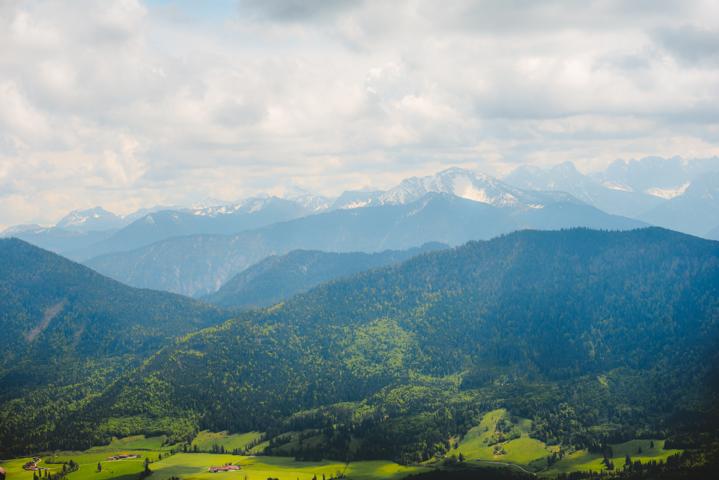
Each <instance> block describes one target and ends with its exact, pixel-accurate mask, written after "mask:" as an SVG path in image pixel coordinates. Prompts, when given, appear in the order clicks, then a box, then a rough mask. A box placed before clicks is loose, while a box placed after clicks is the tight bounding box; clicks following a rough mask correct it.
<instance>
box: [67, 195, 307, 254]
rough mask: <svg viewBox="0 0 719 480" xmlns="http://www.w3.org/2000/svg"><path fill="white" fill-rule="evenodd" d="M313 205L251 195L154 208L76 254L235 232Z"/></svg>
mask: <svg viewBox="0 0 719 480" xmlns="http://www.w3.org/2000/svg"><path fill="white" fill-rule="evenodd" d="M312 208H313V205H311V204H310V205H309V206H306V205H304V204H303V203H300V202H296V201H291V200H284V199H281V198H276V197H268V198H250V199H247V200H245V201H244V202H241V203H239V204H236V205H226V206H222V207H206V208H196V209H188V210H163V211H158V212H152V213H150V214H148V215H146V216H143V217H142V218H139V219H137V220H135V221H134V222H132V223H131V224H129V225H127V226H126V227H124V228H123V229H121V230H119V231H118V232H115V233H113V234H112V235H111V236H110V237H108V238H106V239H103V240H101V241H99V242H97V243H96V244H94V245H92V246H91V247H89V248H85V249H83V250H82V251H76V252H72V256H73V258H80V259H88V258H91V257H93V256H97V255H102V254H105V253H108V252H124V251H128V250H133V249H136V248H139V247H142V246H145V245H150V244H152V243H155V242H158V241H161V240H165V239H167V238H171V237H177V236H183V235H196V234H232V233H237V232H241V231H243V230H250V229H255V228H260V227H263V226H266V225H270V224H272V223H275V222H281V221H285V220H290V219H293V218H298V217H301V216H304V215H307V214H309V213H311V212H312V211H313V210H312Z"/></svg>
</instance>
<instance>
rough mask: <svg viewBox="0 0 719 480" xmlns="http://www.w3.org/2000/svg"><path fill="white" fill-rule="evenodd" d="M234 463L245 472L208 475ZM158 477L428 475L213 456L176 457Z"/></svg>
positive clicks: (368, 465) (396, 468) (377, 465)
mask: <svg viewBox="0 0 719 480" xmlns="http://www.w3.org/2000/svg"><path fill="white" fill-rule="evenodd" d="M226 463H232V464H234V465H240V466H241V467H242V470H240V471H237V472H225V473H209V472H208V471H207V468H208V467H209V466H211V465H224V464H226ZM151 468H152V470H153V471H154V472H156V473H155V474H153V476H155V477H159V478H163V479H164V478H168V477H170V476H177V477H181V478H183V479H210V478H212V479H215V480H222V479H223V478H227V479H231V478H237V479H240V480H245V479H247V480H266V479H267V478H270V477H272V478H279V479H280V480H297V479H299V480H311V479H312V478H313V477H314V476H315V475H316V476H317V477H318V478H322V475H323V474H324V475H325V476H326V477H330V476H336V475H337V474H338V473H340V472H344V473H345V475H346V476H347V477H348V478H352V479H358V480H363V479H370V478H386V479H390V480H392V479H397V478H401V477H403V476H406V475H409V474H411V473H419V472H422V471H425V470H426V469H425V468H421V467H405V466H402V465H398V464H396V463H393V462H388V461H361V462H353V463H350V464H349V465H345V464H344V463H340V462H334V461H323V462H297V461H294V460H293V459H291V458H288V457H264V456H263V457H243V456H235V455H213V454H189V453H188V454H185V453H180V454H177V455H173V456H171V457H168V458H166V459H164V460H161V461H159V462H157V463H154V464H152V466H151Z"/></svg>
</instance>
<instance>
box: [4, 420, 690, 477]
mask: <svg viewBox="0 0 719 480" xmlns="http://www.w3.org/2000/svg"><path fill="white" fill-rule="evenodd" d="M530 429H531V421H529V420H527V419H521V418H519V419H518V418H511V417H510V415H509V414H508V413H507V411H506V410H503V409H498V410H493V411H491V412H488V413H487V414H486V415H484V417H483V418H482V420H481V422H480V424H479V425H477V426H476V427H474V428H472V429H471V430H470V431H469V432H467V434H466V435H464V436H463V437H462V438H461V439H453V441H452V443H456V447H453V448H452V450H451V451H450V452H449V455H455V456H459V454H460V453H461V454H462V456H463V457H464V459H465V462H466V463H467V464H468V465H483V466H488V465H496V466H502V465H509V466H514V468H519V469H522V470H525V471H531V472H536V473H538V474H540V475H541V476H546V477H551V476H556V475H557V474H560V473H569V472H573V471H593V472H602V471H606V466H605V465H604V463H603V461H602V460H603V457H602V455H601V454H596V453H589V452H588V451H586V450H579V451H576V452H573V453H570V454H567V455H565V456H564V457H563V458H562V459H561V460H559V461H558V462H557V463H555V464H554V465H552V467H551V468H549V469H547V457H548V456H550V455H551V454H552V453H553V452H556V451H557V449H558V447H555V446H547V445H545V444H544V443H543V442H541V441H539V440H536V439H533V438H530V437H529V431H530ZM288 433H289V434H291V433H292V432H288ZM294 433H295V434H297V433H299V432H294ZM260 436H261V433H259V432H249V433H243V434H228V433H227V432H209V431H203V432H200V433H199V434H198V435H197V437H196V438H195V439H194V440H193V442H192V444H193V445H197V447H198V449H203V450H204V449H210V448H212V446H213V445H222V446H223V447H224V448H225V449H227V450H232V449H235V448H237V449H243V448H245V446H246V445H248V444H249V443H251V442H253V441H256V440H257V439H258V438H259V437H260ZM295 436H296V435H295ZM308 440H311V438H309V439H307V440H305V441H308ZM292 441H295V440H294V439H293V440H292ZM165 442H166V439H165V438H164V437H149V438H146V437H144V436H133V437H127V438H121V439H113V440H112V442H111V443H110V444H109V445H106V446H100V447H93V448H91V449H89V450H87V451H85V452H58V453H55V454H52V455H47V456H42V461H41V463H40V466H41V467H46V468H49V469H50V472H51V473H56V472H59V471H60V470H61V469H62V463H64V462H69V461H70V460H73V461H75V462H76V463H78V464H79V469H78V470H77V471H75V472H71V473H69V474H68V475H67V477H66V478H67V480H117V479H119V480H136V479H137V478H138V476H139V474H140V473H141V472H142V471H143V470H144V463H145V458H147V459H148V460H149V461H150V462H151V463H150V469H151V470H152V472H153V473H152V477H151V478H154V479H157V480H166V479H168V478H170V477H179V478H182V479H187V480H191V479H213V480H232V479H237V480H266V479H268V478H277V479H280V480H312V479H313V478H315V477H316V478H318V479H321V478H322V477H323V476H324V477H325V478H330V477H337V476H338V475H339V474H343V475H344V476H345V477H347V478H350V479H358V480H364V479H374V478H382V479H388V480H394V479H399V478H402V477H404V476H407V475H410V474H416V473H421V472H424V471H428V470H430V469H432V468H437V467H438V466H441V465H442V461H441V460H439V461H437V460H435V461H434V463H428V464H426V465H422V466H419V465H415V466H404V465H399V464H397V463H394V462H391V461H385V460H372V461H357V462H351V463H348V464H345V463H342V462H338V461H332V460H326V461H319V462H318V461H313V462H300V461H295V460H294V459H293V458H291V457H287V456H253V455H249V456H243V455H232V454H229V453H225V454H212V453H176V454H174V455H171V454H170V452H169V450H170V449H171V446H168V445H166V444H165ZM260 446H261V445H260ZM612 453H613V456H612V461H613V462H614V466H615V468H616V469H617V470H620V469H621V468H622V467H623V466H624V462H625V459H626V456H627V455H629V456H630V457H631V459H632V461H633V462H634V461H640V462H642V463H647V462H650V461H657V462H658V461H666V459H667V458H668V457H669V456H670V455H674V454H676V453H680V451H679V450H671V449H669V450H665V449H664V441H663V440H656V439H655V440H632V441H629V442H625V443H621V444H614V445H612ZM118 454H136V455H139V458H136V459H126V460H114V461H110V460H108V458H109V457H111V456H113V455H118ZM161 457H162V458H161ZM29 460H31V459H30V458H17V459H13V460H8V461H4V462H1V463H0V465H2V466H3V468H5V470H6V471H7V480H33V472H30V471H25V470H23V468H22V466H23V464H24V463H25V462H27V461H29ZM98 463H100V464H101V467H102V468H101V469H100V471H98V468H97V465H98ZM225 464H233V465H239V466H240V467H241V470H239V471H230V472H221V473H210V472H209V471H208V469H209V467H211V466H221V465H225Z"/></svg>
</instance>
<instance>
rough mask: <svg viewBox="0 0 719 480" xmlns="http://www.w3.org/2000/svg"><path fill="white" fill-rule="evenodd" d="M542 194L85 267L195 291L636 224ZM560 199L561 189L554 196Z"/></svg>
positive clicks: (303, 224) (232, 239)
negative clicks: (313, 269)
mask: <svg viewBox="0 0 719 480" xmlns="http://www.w3.org/2000/svg"><path fill="white" fill-rule="evenodd" d="M554 197H555V195H554V194H548V195H546V196H544V195H542V197H541V199H542V201H543V202H544V203H542V204H541V207H539V206H538V207H537V208H535V207H532V206H528V205H524V204H515V205H514V206H501V207H495V206H492V205H489V204H486V203H480V202H476V201H472V200H468V199H465V198H460V197H457V196H454V195H450V194H447V193H429V194H426V195H425V196H424V197H421V198H420V199H419V200H416V201H414V202H411V203H407V204H396V205H382V206H375V207H362V208H354V209H337V210H333V211H329V212H325V213H321V214H316V215H311V216H307V217H302V218H298V219H295V220H290V221H287V222H280V223H275V224H272V225H269V226H267V227H263V228H261V229H257V230H250V231H246V232H242V233H239V234H237V235H232V236H220V235H193V236H186V237H176V238H171V239H168V240H165V241H162V242H158V243H155V244H152V245H149V246H147V247H142V248H140V249H137V250H133V251H130V252H122V253H115V254H109V255H104V256H100V257H96V258H93V259H91V260H89V261H87V262H85V264H86V265H88V266H89V267H91V268H93V269H95V270H97V271H99V272H101V273H103V274H105V275H108V276H110V277H112V278H115V279H117V280H120V281H122V282H123V283H126V284H128V285H133V286H137V287H142V288H154V289H159V290H167V291H171V292H175V293H182V294H185V295H190V296H203V295H207V294H210V293H212V292H214V291H216V290H217V289H219V288H220V286H221V285H222V284H224V283H225V282H226V281H227V280H229V279H230V277H232V276H233V275H235V274H237V273H239V272H241V271H242V270H244V269H245V268H247V267H249V266H250V265H252V264H254V263H257V262H258V261H260V260H262V259H264V258H265V257H268V256H270V255H282V254H285V253H287V252H289V251H291V250H296V249H308V250H322V251H326V252H352V251H361V252H378V251H382V250H387V249H395V250H404V249H407V248H412V247H416V246H418V245H422V244H424V243H427V242H441V243H446V244H448V245H450V246H454V245H459V244H462V243H464V242H466V241H468V240H478V239H489V238H492V237H495V236H497V235H500V234H504V233H509V232H511V231H514V230H520V229H526V228H534V229H546V230H553V229H559V228H568V227H576V226H584V227H589V228H602V229H612V230H626V229H631V228H637V227H641V226H645V224H643V223H642V222H639V221H635V220H631V219H628V218H624V217H618V216H612V215H608V214H606V213H604V212H602V211H600V210H597V209H596V208H594V207H591V206H589V205H586V204H583V203H581V202H579V201H577V200H576V199H573V198H572V197H569V198H570V199H571V201H569V202H564V201H557V202H555V203H552V202H551V201H550V199H552V198H554ZM558 197H559V198H560V199H563V198H566V197H565V195H564V194H562V195H559V196H558Z"/></svg>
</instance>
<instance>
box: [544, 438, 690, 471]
mask: <svg viewBox="0 0 719 480" xmlns="http://www.w3.org/2000/svg"><path fill="white" fill-rule="evenodd" d="M652 443H653V444H654V446H653V447H652V446H651V445H652ZM611 447H612V453H613V455H612V463H614V469H615V470H621V469H622V468H623V467H624V462H625V461H626V457H627V455H629V456H630V458H631V460H632V462H635V461H640V462H642V463H648V462H651V461H655V462H660V461H666V460H667V458H668V457H670V456H672V455H675V454H678V453H681V450H673V449H668V450H665V449H664V440H656V439H654V440H630V441H629V442H624V443H617V444H613V445H611ZM603 460H604V457H603V456H602V455H601V454H599V453H589V452H588V451H587V450H578V451H576V452H574V453H571V454H569V455H565V456H564V458H563V459H561V460H560V461H558V462H557V463H555V464H554V465H552V467H551V468H550V469H548V470H546V471H544V472H542V474H544V475H547V476H552V475H556V474H558V473H568V472H576V471H592V472H597V473H598V472H606V471H608V470H607V467H606V465H605V464H604V462H603Z"/></svg>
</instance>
